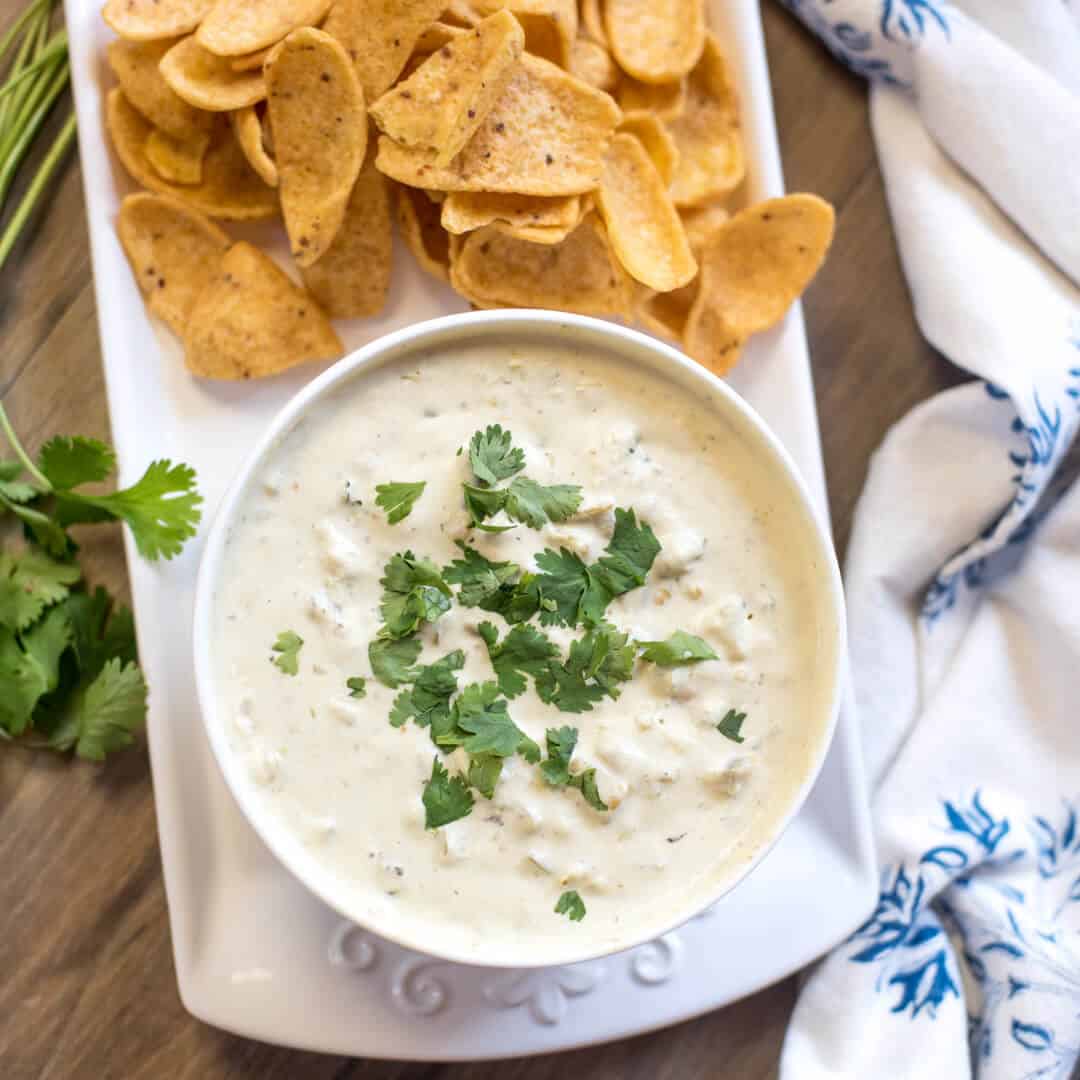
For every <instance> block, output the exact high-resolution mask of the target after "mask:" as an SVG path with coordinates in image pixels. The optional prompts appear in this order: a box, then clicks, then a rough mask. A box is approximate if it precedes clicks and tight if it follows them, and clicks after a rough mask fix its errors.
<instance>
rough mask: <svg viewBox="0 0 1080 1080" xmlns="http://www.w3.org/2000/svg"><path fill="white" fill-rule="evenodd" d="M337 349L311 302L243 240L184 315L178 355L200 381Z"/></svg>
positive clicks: (280, 366)
mask: <svg viewBox="0 0 1080 1080" xmlns="http://www.w3.org/2000/svg"><path fill="white" fill-rule="evenodd" d="M343 351H344V349H343V347H342V344H341V340H340V339H339V338H338V336H337V334H335V333H334V328H333V327H332V326H331V325H330V321H329V320H328V319H327V317H326V315H325V314H324V313H323V311H322V309H321V308H320V307H319V305H318V304H316V303H315V301H314V300H312V298H311V297H310V296H309V295H308V294H307V293H306V292H305V291H304V290H303V289H301V288H300V287H299V286H298V285H294V284H293V282H292V281H290V280H289V278H288V276H287V275H286V274H285V273H284V272H283V271H282V270H281V269H280V267H278V265H277V264H276V263H275V262H274V261H273V260H272V259H271V258H270V257H269V256H268V255H264V254H263V253H262V252H261V251H260V250H259V249H258V248H257V247H253V246H252V245H251V244H247V243H239V244H233V246H232V247H231V248H229V250H228V251H227V252H225V254H224V255H223V256H222V258H221V261H220V262H219V263H218V270H217V273H216V274H215V275H214V277H213V278H212V279H211V280H210V281H209V282H208V283H207V285H206V287H205V288H204V289H203V290H202V292H201V293H200V294H199V296H198V298H197V299H196V301H195V305H194V307H192V309H191V313H190V315H189V317H188V327H187V333H186V334H185V336H184V361H185V363H186V364H187V366H188V370H189V371H191V372H192V374H194V375H202V376H204V377H205V378H208V379H250V378H260V377H262V376H263V375H274V374H276V373H277V372H279V371H284V370H285V369H286V368H290V367H293V366H294V365H296V364H302V363H305V362H306V361H308V360H333V359H336V358H337V357H339V356H340V355H341V354H342V352H343Z"/></svg>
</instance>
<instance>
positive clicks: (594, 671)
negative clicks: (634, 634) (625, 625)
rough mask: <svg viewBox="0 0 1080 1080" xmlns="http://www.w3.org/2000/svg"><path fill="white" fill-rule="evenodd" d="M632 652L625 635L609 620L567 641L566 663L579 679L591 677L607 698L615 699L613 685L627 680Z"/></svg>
mask: <svg viewBox="0 0 1080 1080" xmlns="http://www.w3.org/2000/svg"><path fill="white" fill-rule="evenodd" d="M634 652H635V650H634V645H633V644H632V643H631V641H630V636H629V635H628V634H624V633H621V632H620V631H618V630H617V629H616V628H615V627H614V626H612V625H611V624H610V623H600V624H599V625H598V626H594V627H591V628H590V629H589V630H587V631H586V633H585V636H584V637H581V638H579V639H578V640H577V641H573V642H571V644H570V657H569V659H568V660H567V663H566V666H567V668H568V670H570V671H572V672H575V673H577V674H579V675H581V677H582V678H583V679H593V680H594V681H595V682H596V684H597V685H598V686H599V687H600V688H601V689H602V690H603V691H604V692H605V693H606V694H607V695H608V696H609V697H612V698H617V697H618V696H619V689H618V687H617V685H616V684H617V683H621V682H627V681H628V680H629V679H630V677H631V675H632V674H633V670H634Z"/></svg>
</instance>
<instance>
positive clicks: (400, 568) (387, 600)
mask: <svg viewBox="0 0 1080 1080" xmlns="http://www.w3.org/2000/svg"><path fill="white" fill-rule="evenodd" d="M379 584H380V585H382V587H383V598H382V603H381V604H380V605H379V613H380V614H381V615H382V618H383V629H382V631H380V633H381V634H383V635H384V636H386V637H391V638H400V637H405V636H406V635H407V634H411V633H413V632H414V631H416V630H417V629H419V627H420V625H421V624H422V623H425V622H429V623H433V622H435V621H436V620H437V619H439V618H441V617H442V616H443V615H445V614H446V612H448V611H449V610H450V596H451V593H450V586H449V585H447V584H446V582H445V581H444V580H443V577H442V574H441V573H440V571H439V568H438V567H437V566H436V565H435V564H434V563H433V562H432V561H431V560H430V559H428V558H424V557H423V556H417V555H414V554H413V553H412V552H411V551H405V552H399V553H398V554H397V555H394V556H393V557H392V558H391V559H390V561H389V562H388V563H387V564H386V567H385V568H384V570H383V576H382V578H380V580H379Z"/></svg>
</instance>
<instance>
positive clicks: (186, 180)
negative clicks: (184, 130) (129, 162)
mask: <svg viewBox="0 0 1080 1080" xmlns="http://www.w3.org/2000/svg"><path fill="white" fill-rule="evenodd" d="M209 145H210V136H209V135H206V134H204V133H199V134H198V135H194V136H193V137H192V138H190V139H174V138H173V137H172V136H171V135H169V134H168V133H167V132H164V131H162V130H161V129H160V128H154V129H153V130H152V131H151V132H150V134H149V135H147V137H146V145H145V146H144V147H143V153H145V154H146V160H147V161H149V162H150V164H151V165H152V166H153V168H154V171H155V172H156V173H157V174H158V176H160V177H161V178H162V179H163V180H170V181H172V183H174V184H184V185H191V184H201V183H202V163H203V158H204V157H205V156H206V148H207V147H208V146H209Z"/></svg>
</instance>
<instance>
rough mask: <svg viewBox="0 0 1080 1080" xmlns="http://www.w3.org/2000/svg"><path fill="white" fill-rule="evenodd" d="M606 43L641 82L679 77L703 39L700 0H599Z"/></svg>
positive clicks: (695, 59)
mask: <svg viewBox="0 0 1080 1080" xmlns="http://www.w3.org/2000/svg"><path fill="white" fill-rule="evenodd" d="M604 29H605V30H606V31H607V38H608V47H609V48H610V49H611V53H612V55H613V56H614V57H615V60H616V61H617V62H618V65H619V67H621V68H622V69H623V71H625V72H626V73H627V74H628V75H632V76H633V77H634V78H635V79H639V80H640V81H641V82H644V83H669V82H674V81H675V80H676V79H681V78H682V77H683V76H684V75H685V74H687V72H689V71H690V69H691V68H692V67H693V66H694V65H695V64H696V63H697V62H698V58H699V57H700V56H701V50H702V48H703V47H704V45H705V0H604Z"/></svg>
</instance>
